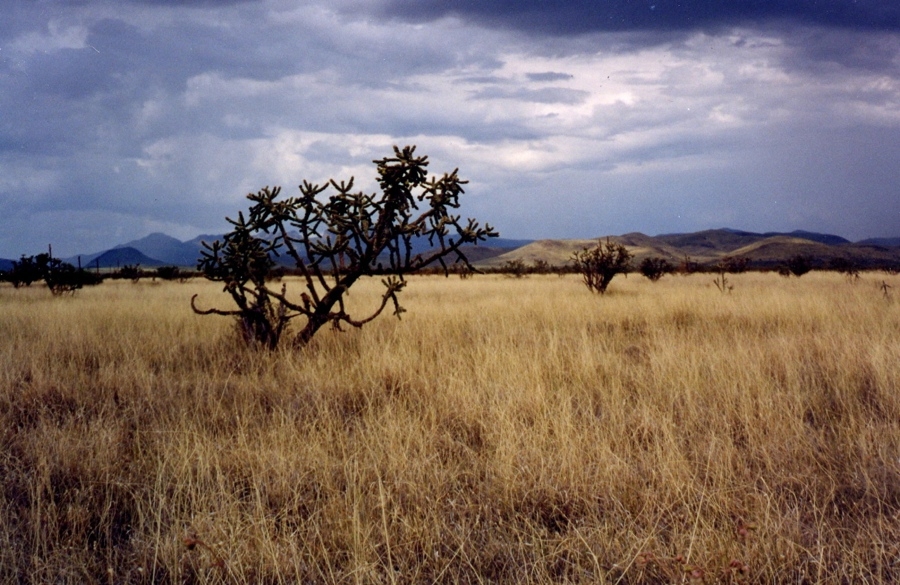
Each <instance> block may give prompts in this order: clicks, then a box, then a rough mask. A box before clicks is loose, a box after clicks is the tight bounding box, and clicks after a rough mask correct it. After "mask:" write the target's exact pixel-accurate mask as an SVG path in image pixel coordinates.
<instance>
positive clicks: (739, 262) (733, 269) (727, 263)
mask: <svg viewBox="0 0 900 585" xmlns="http://www.w3.org/2000/svg"><path fill="white" fill-rule="evenodd" d="M748 264H750V259H749V258H735V257H734V256H728V257H726V258H723V259H722V260H721V262H719V264H718V266H717V272H730V273H731V274H740V273H741V272H746V271H747V265H748Z"/></svg>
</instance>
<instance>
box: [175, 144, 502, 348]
mask: <svg viewBox="0 0 900 585" xmlns="http://www.w3.org/2000/svg"><path fill="white" fill-rule="evenodd" d="M373 162H374V163H375V164H376V166H377V173H378V184H379V187H380V190H381V192H380V193H374V194H367V193H363V192H362V191H357V192H354V191H353V178H351V179H350V180H349V181H346V182H345V181H340V182H337V181H335V180H333V179H332V180H331V181H329V182H328V183H326V184H324V185H317V184H312V183H309V182H307V181H304V182H303V184H302V185H300V195H299V196H296V197H289V198H279V195H280V193H281V188H280V187H274V188H272V189H270V188H269V187H265V188H264V189H262V190H261V191H259V192H257V193H251V194H249V195H247V199H249V200H250V202H251V205H250V209H249V210H248V212H247V214H246V216H245V215H244V213H243V212H240V213H238V217H237V219H231V218H227V219H228V221H229V222H230V223H231V225H232V226H233V229H232V230H231V231H230V232H229V233H227V234H226V235H225V237H224V240H221V241H215V242H213V243H212V244H208V243H206V242H204V244H203V245H204V250H202V257H201V259H200V262H199V264H198V268H199V269H200V270H201V271H202V272H203V275H204V276H205V277H206V278H208V279H210V280H213V281H218V282H222V283H223V284H224V290H225V291H226V292H228V293H229V294H230V295H231V298H232V300H233V301H234V303H235V304H236V305H237V309H230V310H221V309H216V308H212V309H205V310H203V309H198V308H197V306H196V299H197V295H194V297H193V298H192V299H191V307H192V308H193V310H194V311H195V312H196V313H198V314H201V315H210V314H215V315H226V316H231V317H234V318H236V319H237V323H238V328H239V330H240V332H241V334H242V335H243V337H244V339H245V340H247V341H248V342H250V343H251V344H257V345H261V346H263V347H267V348H270V349H274V348H275V347H277V346H278V344H279V341H280V339H281V336H282V334H283V333H284V331H285V329H286V327H287V326H288V324H289V322H290V321H291V320H293V319H296V318H297V317H303V318H304V319H305V323H304V325H303V327H302V328H301V330H300V331H299V332H298V333H297V335H296V337H295V338H294V344H295V345H296V346H304V345H306V344H308V343H309V341H310V340H311V339H312V338H313V336H314V335H315V334H316V332H317V331H318V330H319V329H320V328H321V327H322V326H323V325H326V324H331V325H332V326H333V327H335V328H336V329H340V326H341V324H348V325H351V326H353V327H362V326H363V325H364V324H365V323H368V322H370V321H372V320H373V319H375V318H376V317H377V316H378V315H380V314H381V313H382V311H383V310H384V309H385V307H386V306H387V305H388V304H389V303H390V304H392V305H393V307H394V315H396V316H397V317H399V316H400V314H401V313H402V312H403V310H404V309H403V308H402V307H401V306H400V303H399V300H398V298H397V295H398V293H400V291H401V290H403V288H404V286H405V285H406V281H405V280H404V275H406V274H410V273H413V272H417V271H419V270H421V269H423V268H425V267H427V266H428V265H430V264H433V263H438V264H440V265H441V267H443V268H444V271H445V274H447V273H448V272H449V271H448V267H447V264H446V263H445V260H444V259H445V258H446V257H448V256H453V257H455V260H456V261H457V262H461V263H463V264H466V265H467V266H468V265H469V262H468V259H467V258H466V256H465V254H464V253H463V251H462V249H461V247H462V246H463V245H466V244H477V242H479V241H483V240H485V239H487V238H489V237H496V236H497V235H498V234H497V232H495V231H494V230H493V228H491V227H490V226H489V225H487V224H485V226H484V227H481V226H480V225H479V224H478V222H476V221H475V220H474V219H469V220H468V222H466V223H461V222H460V216H459V215H454V214H453V213H452V210H454V209H458V208H459V196H460V195H461V194H462V193H463V187H462V186H463V185H464V184H465V183H466V181H463V180H461V179H460V178H459V177H458V175H457V170H454V171H452V172H450V173H445V174H444V175H443V176H442V177H441V178H440V179H438V178H437V177H432V178H431V179H429V178H428V175H427V172H426V167H427V166H428V157H426V156H416V155H415V147H414V146H407V147H405V148H403V149H402V150H401V149H399V148H397V147H394V156H392V157H385V158H383V159H379V160H375V161H373ZM329 189H331V190H332V191H333V193H332V194H331V195H329V196H328V197H327V198H323V197H322V196H323V194H324V193H325V192H326V191H328V190H329ZM420 206H421V207H422V209H420ZM424 242H427V243H428V245H429V248H430V250H429V251H428V252H424V253H421V254H414V253H413V245H414V244H415V243H424ZM275 256H277V257H281V258H287V259H290V261H291V263H293V264H294V267H295V271H296V273H297V274H299V275H300V278H301V280H302V282H303V286H304V288H305V291H304V292H302V293H301V294H300V298H299V299H296V298H289V297H288V294H287V285H286V284H282V286H281V288H280V290H278V289H274V288H271V287H270V286H269V285H268V281H269V276H270V274H271V273H272V270H273V268H274V267H275V262H274V260H273V257H275ZM470 268H471V266H470ZM376 274H386V278H384V279H383V280H382V283H383V284H384V286H385V290H384V293H383V294H382V297H381V301H380V303H379V305H378V307H377V308H376V309H375V310H374V311H373V312H372V313H370V314H369V315H368V316H366V317H364V318H361V319H355V318H353V317H351V316H350V314H348V312H347V310H346V307H345V305H344V294H345V293H346V292H347V291H348V290H349V289H350V287H352V286H353V285H354V284H355V283H356V282H357V281H359V280H360V279H361V278H363V277H366V276H373V275H376Z"/></svg>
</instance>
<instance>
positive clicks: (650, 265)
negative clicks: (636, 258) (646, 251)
mask: <svg viewBox="0 0 900 585" xmlns="http://www.w3.org/2000/svg"><path fill="white" fill-rule="evenodd" d="M674 271H675V267H674V266H672V264H670V263H669V261H668V260H666V259H665V258H644V259H643V261H641V264H640V266H638V272H640V273H641V274H643V275H644V276H646V277H647V278H648V279H650V281H651V282H656V281H657V280H659V279H660V278H662V277H663V276H664V275H666V274H671V273H672V272H674Z"/></svg>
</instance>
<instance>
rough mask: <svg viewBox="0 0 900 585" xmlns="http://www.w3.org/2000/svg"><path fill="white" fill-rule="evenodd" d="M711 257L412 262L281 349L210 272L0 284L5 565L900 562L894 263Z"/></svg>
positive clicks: (169, 573)
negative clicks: (731, 262) (409, 270)
mask: <svg viewBox="0 0 900 585" xmlns="http://www.w3.org/2000/svg"><path fill="white" fill-rule="evenodd" d="M712 278H713V276H712V275H701V274H696V275H691V276H686V277H685V276H670V277H666V278H664V279H663V280H662V281H660V282H658V283H655V284H654V283H650V282H649V281H647V280H645V279H643V278H641V277H638V276H636V275H632V276H630V277H628V278H627V279H626V278H623V277H619V278H617V279H616V280H614V281H613V284H612V285H611V287H610V290H609V293H608V294H607V295H606V296H604V297H599V296H593V295H591V294H590V293H589V292H588V291H587V289H586V288H585V287H584V286H582V285H581V283H580V281H579V280H578V279H577V278H576V277H574V276H569V277H565V278H560V277H557V276H546V277H529V278H524V279H512V278H504V277H501V276H478V277H475V278H473V279H468V280H459V279H456V278H451V279H444V278H440V277H416V278H413V279H412V282H411V284H410V286H409V287H408V288H407V290H406V291H405V292H404V293H403V295H402V297H401V302H402V303H403V305H404V306H405V307H406V308H407V309H408V310H409V312H408V313H406V314H405V315H404V318H403V320H402V321H397V320H396V319H393V318H390V317H387V316H383V317H381V318H379V319H378V320H376V321H375V322H373V323H372V324H370V325H368V326H366V327H365V328H364V329H361V330H350V331H346V332H344V333H337V332H332V331H330V330H323V331H322V332H321V333H320V334H319V336H318V337H317V338H316V339H315V340H314V342H313V344H312V345H311V346H310V347H308V348H307V349H305V350H303V351H301V352H294V351H290V350H285V351H279V352H275V353H265V352H255V351H252V350H249V349H246V348H243V347H241V346H240V344H239V343H237V340H236V339H235V337H234V331H233V328H232V325H231V323H230V322H229V320H228V319H225V318H220V317H200V316H196V315H194V314H192V313H191V310H190V307H189V299H190V297H191V295H192V294H193V293H195V292H199V293H201V296H200V299H199V301H200V304H201V305H203V306H210V305H211V304H213V303H215V302H217V301H218V302H219V305H220V306H223V307H224V306H226V299H225V298H224V296H222V295H221V293H220V290H219V288H218V287H217V285H215V284H212V283H208V282H205V281H198V280H195V281H190V282H187V283H185V284H175V283H165V284H153V283H150V282H146V281H142V282H140V283H138V284H132V283H130V282H107V283H105V284H103V285H102V286H99V287H95V288H91V289H85V290H82V291H79V292H78V294H77V295H76V296H74V297H67V298H53V297H51V295H50V294H49V293H47V291H46V290H45V289H43V288H42V287H37V286H36V285H35V286H34V287H32V289H27V290H13V289H12V288H0V581H2V582H4V583H91V582H93V583H194V582H197V583H386V584H394V583H609V584H613V583H743V582H746V583H763V582H766V583H788V582H791V583H820V582H821V583H851V582H853V583H861V582H866V583H890V582H900V365H898V364H900V277H897V276H887V275H884V274H880V273H879V274H875V273H873V274H864V275H863V277H862V278H861V280H860V281H858V282H856V283H851V282H848V281H847V280H846V279H844V278H843V277H841V276H839V275H835V274H825V273H811V274H808V275H806V276H804V277H803V278H801V279H794V278H792V279H785V278H781V277H779V276H777V275H773V274H755V273H754V274H741V275H734V276H731V277H730V278H731V281H732V282H733V284H734V290H733V291H732V292H731V293H730V294H721V293H720V292H719V291H718V290H717V289H716V287H714V286H713V284H712ZM882 280H886V281H887V282H888V284H890V285H892V286H893V289H891V291H890V292H891V293H892V298H884V296H883V294H882V291H881V290H879V289H878V285H879V284H880V283H881V282H882ZM380 286H381V285H380V284H379V283H378V281H377V280H373V282H371V283H369V282H365V283H361V284H360V285H359V287H358V289H357V288H354V290H353V291H352V295H351V297H350V302H351V304H352V303H357V304H359V305H367V304H368V305H371V304H374V302H375V301H376V295H377V293H378V291H379V288H380Z"/></svg>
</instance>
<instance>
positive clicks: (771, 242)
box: [477, 228, 900, 268]
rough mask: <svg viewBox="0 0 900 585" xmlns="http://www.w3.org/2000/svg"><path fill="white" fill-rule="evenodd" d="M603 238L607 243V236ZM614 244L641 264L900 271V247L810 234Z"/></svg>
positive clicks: (568, 249) (494, 261) (495, 262)
mask: <svg viewBox="0 0 900 585" xmlns="http://www.w3.org/2000/svg"><path fill="white" fill-rule="evenodd" d="M599 239H606V236H604V237H603V238H599ZM609 240H610V241H612V242H617V243H620V244H622V245H624V246H625V247H626V248H628V250H629V251H630V252H631V253H632V254H633V255H634V263H635V264H637V263H639V262H641V261H642V260H643V259H644V258H647V257H659V258H665V259H666V260H668V261H669V262H671V263H673V264H676V265H677V264H678V263H680V262H683V261H684V260H685V259H686V258H688V257H689V258H690V259H691V261H693V262H697V263H699V264H701V265H705V266H713V265H715V264H716V263H718V262H719V261H721V260H723V259H724V258H727V257H733V258H746V259H747V261H748V263H749V266H750V267H751V268H774V267H778V266H781V265H783V264H784V263H785V262H786V261H787V260H788V259H790V258H791V257H793V256H797V255H804V256H808V257H809V258H810V259H811V261H812V263H813V265H814V266H817V267H825V266H828V265H829V264H830V263H831V262H832V261H834V260H835V259H837V258H840V259H844V260H849V261H851V262H853V263H854V264H856V265H857V266H859V267H861V268H879V267H881V268H885V267H900V247H897V246H894V247H891V246H885V245H875V244H865V243H856V244H854V243H851V242H850V241H849V240H846V239H844V238H842V237H840V236H834V235H830V234H819V233H814V232H805V231H794V232H790V233H780V232H770V233H767V234H759V233H753V232H745V231H740V230H732V229H727V228H725V229H716V230H704V231H700V232H694V233H687V234H663V235H659V236H647V235H645V234H641V233H630V234H624V235H622V236H610V237H609ZM597 241H598V239H591V240H538V241H536V242H532V243H531V244H528V245H526V246H522V247H521V248H517V249H515V250H512V251H510V252H507V253H506V254H502V255H499V256H494V257H491V258H487V259H485V260H482V261H479V262H478V263H477V264H478V265H479V266H481V267H483V268H491V267H498V266H501V265H502V264H504V263H505V262H508V261H511V260H521V261H522V262H525V263H526V264H533V263H534V262H535V261H536V260H544V261H546V262H549V263H550V264H551V265H554V266H561V265H565V264H569V263H570V262H571V260H572V254H573V253H574V252H576V251H578V250H581V249H583V248H585V247H589V246H595V245H596V244H597ZM878 241H879V242H882V241H884V240H878ZM888 241H892V240H888Z"/></svg>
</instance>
